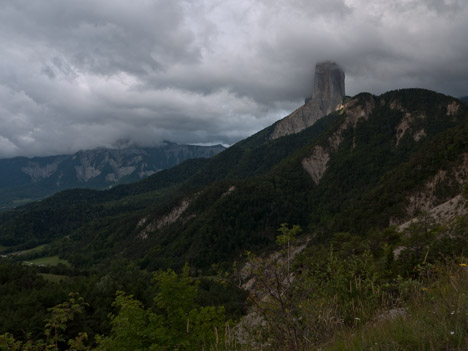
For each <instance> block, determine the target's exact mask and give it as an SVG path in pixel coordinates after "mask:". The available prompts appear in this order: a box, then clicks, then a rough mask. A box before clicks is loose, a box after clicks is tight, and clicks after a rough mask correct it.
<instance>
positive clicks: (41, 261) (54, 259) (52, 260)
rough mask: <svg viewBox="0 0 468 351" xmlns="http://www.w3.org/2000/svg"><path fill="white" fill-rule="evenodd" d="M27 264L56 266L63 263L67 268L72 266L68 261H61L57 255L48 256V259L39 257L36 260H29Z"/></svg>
mask: <svg viewBox="0 0 468 351" xmlns="http://www.w3.org/2000/svg"><path fill="white" fill-rule="evenodd" d="M27 262H29V263H32V264H35V265H45V266H56V265H58V264H59V263H62V264H64V265H66V266H70V263H68V261H66V260H62V259H60V258H59V257H58V256H57V255H55V256H48V257H39V258H35V259H34V260H29V261H27Z"/></svg>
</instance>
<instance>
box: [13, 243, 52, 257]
mask: <svg viewBox="0 0 468 351" xmlns="http://www.w3.org/2000/svg"><path fill="white" fill-rule="evenodd" d="M46 246H47V244H43V245H39V246H36V247H33V248H32V249H28V250H24V251H19V252H13V253H12V254H21V255H29V254H33V253H37V252H41V251H42V250H43V249H45V248H46Z"/></svg>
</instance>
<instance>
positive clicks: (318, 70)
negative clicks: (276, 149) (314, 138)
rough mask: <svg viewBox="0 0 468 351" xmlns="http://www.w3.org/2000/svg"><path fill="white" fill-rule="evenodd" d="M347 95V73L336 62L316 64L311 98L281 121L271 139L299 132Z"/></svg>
mask: <svg viewBox="0 0 468 351" xmlns="http://www.w3.org/2000/svg"><path fill="white" fill-rule="evenodd" d="M344 96H345V74H344V71H343V70H342V69H341V68H340V66H338V65H337V64H336V63H335V62H331V61H325V62H320V63H317V65H316V66H315V77H314V91H313V93H312V97H311V98H306V103H305V104H304V105H303V106H301V107H300V108H298V109H297V110H296V111H294V112H293V113H291V114H290V115H288V116H286V117H285V118H283V119H282V120H281V121H279V122H278V123H277V124H276V126H275V129H274V130H273V133H272V134H271V136H270V137H271V139H276V138H279V137H282V136H285V135H290V134H295V133H299V132H300V131H302V130H304V129H305V128H307V127H310V126H311V125H313V124H314V123H315V122H316V121H317V120H318V119H320V118H322V117H324V116H326V115H328V114H330V113H331V112H333V111H335V110H336V109H337V108H338V107H340V106H341V103H342V101H343V97H344Z"/></svg>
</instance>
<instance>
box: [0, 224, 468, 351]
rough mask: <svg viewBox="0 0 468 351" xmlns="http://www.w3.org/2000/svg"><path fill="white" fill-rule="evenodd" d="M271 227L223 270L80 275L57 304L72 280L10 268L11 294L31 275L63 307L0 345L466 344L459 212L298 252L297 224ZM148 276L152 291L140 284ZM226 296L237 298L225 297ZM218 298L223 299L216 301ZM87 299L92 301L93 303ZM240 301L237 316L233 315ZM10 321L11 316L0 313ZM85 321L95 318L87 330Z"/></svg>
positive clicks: (466, 229)
mask: <svg viewBox="0 0 468 351" xmlns="http://www.w3.org/2000/svg"><path fill="white" fill-rule="evenodd" d="M279 231H280V233H279V234H280V235H278V236H277V244H278V245H279V247H278V249H279V251H278V252H277V253H276V254H273V255H267V256H255V255H253V254H252V253H248V254H247V256H246V263H247V264H246V265H242V267H243V268H242V269H239V270H236V269H234V270H233V271H231V273H230V274H228V275H226V274H223V275H219V276H218V277H216V278H213V277H211V278H210V279H201V278H192V277H190V270H189V268H188V266H186V267H185V268H184V270H183V271H182V272H181V273H180V274H176V273H175V272H173V271H172V270H168V271H159V272H158V273H155V274H150V273H144V272H143V271H138V270H137V271H133V272H128V273H130V276H131V277H132V278H133V281H132V283H133V284H131V283H130V281H129V282H127V284H128V283H130V284H128V285H125V284H124V285H121V286H119V287H117V286H112V280H111V279H110V278H109V276H107V278H106V276H104V277H94V278H93V277H92V276H89V277H81V278H80V279H81V281H82V284H83V285H85V286H86V289H89V291H88V294H86V293H85V294H84V295H85V296H80V295H77V294H76V293H71V295H70V296H69V298H68V300H67V298H66V297H64V295H65V291H66V290H68V289H73V285H74V284H75V286H74V287H75V288H77V287H78V288H79V286H78V285H76V282H77V281H78V280H79V279H78V280H77V278H73V277H70V278H69V279H68V281H63V280H62V281H61V282H60V283H59V284H57V283H53V282H45V281H44V280H42V278H40V276H38V275H37V274H35V273H32V272H31V271H30V270H31V268H30V267H21V266H14V267H16V269H17V270H18V272H17V275H16V278H17V279H16V280H15V283H16V284H18V285H20V286H21V288H22V289H24V285H25V284H27V283H30V284H31V283H32V282H34V280H36V283H33V284H38V283H37V281H40V285H42V287H47V286H48V287H50V289H56V288H57V287H66V288H64V290H63V291H62V294H61V296H62V297H64V298H63V300H62V301H66V302H63V303H60V304H58V305H56V306H55V307H51V308H49V310H48V312H47V311H44V312H43V314H42V315H41V316H40V318H37V319H36V320H35V324H34V325H33V326H32V328H30V329H27V330H28V331H27V332H26V333H25V331H24V329H20V330H18V329H16V331H15V330H14V329H8V328H7V329H5V328H2V331H3V332H7V333H6V334H3V335H2V336H1V337H0V349H4V350H50V349H52V350H65V349H69V350H91V349H93V350H175V349H177V350H210V349H212V350H235V349H237V350H257V349H263V350H313V349H315V348H317V347H320V348H322V349H323V350H331V351H332V350H333V351H335V350H382V351H383V350H447V349H450V350H462V349H466V347H467V346H468V341H467V340H468V279H466V278H467V277H468V259H466V258H465V256H464V253H465V252H466V250H467V249H468V215H465V216H462V217H459V218H458V219H457V220H456V221H454V222H453V223H451V224H450V225H447V226H441V225H440V224H438V223H435V222H434V221H432V220H431V219H430V217H429V216H427V215H422V216H421V217H420V218H419V221H417V222H415V223H413V224H412V225H410V226H409V227H408V228H407V229H406V230H405V231H404V232H398V231H396V230H395V229H394V228H387V229H386V230H384V231H376V232H370V233H368V235H366V236H365V237H359V236H356V235H352V234H349V233H342V232H341V233H335V234H334V235H333V237H332V238H331V240H330V241H328V242H326V243H325V242H323V243H322V244H319V243H315V244H314V245H308V247H307V248H306V249H305V250H302V252H300V253H297V248H298V247H300V246H301V245H305V240H306V237H304V236H301V235H300V232H301V228H300V227H299V226H293V227H289V226H287V225H286V224H284V225H282V226H281V227H280V229H279ZM3 265H4V268H3V270H0V272H3V273H2V274H1V275H0V278H1V280H0V283H1V286H0V288H1V289H2V291H0V292H1V293H2V296H6V297H8V296H9V295H8V294H10V296H11V297H12V298H13V297H16V298H18V297H20V296H22V295H21V292H20V290H21V289H19V291H13V290H12V289H11V288H8V286H9V284H10V285H11V284H12V281H11V277H10V278H8V274H11V273H9V272H10V270H11V267H10V266H8V265H11V264H5V263H4V264H3ZM36 269H37V268H36ZM135 269H136V268H135ZM7 270H8V273H7ZM127 270H128V268H127ZM19 271H21V272H19ZM193 273H194V272H192V274H193ZM125 274H126V273H125V272H122V274H121V276H125ZM130 276H128V278H130ZM18 278H19V279H20V280H21V279H23V280H22V281H18ZM107 279H109V280H107ZM149 280H151V281H153V282H154V284H150V285H148V284H147V282H148V281H149ZM73 281H75V283H72V282H73ZM118 281H119V278H117V279H116V282H118ZM120 281H121V282H123V281H122V277H121V278H120ZM247 281H253V284H250V290H249V291H250V293H249V298H248V300H243V295H242V293H241V292H240V290H239V287H241V286H243V287H246V285H245V283H246V282H247ZM103 284H104V285H105V284H108V285H111V286H108V290H107V293H105V294H104V295H106V298H105V300H102V298H103V297H102V296H98V295H99V294H100V293H102V289H103V287H104V286H103ZM86 289H85V290H86ZM96 289H98V290H100V291H98V290H96ZM78 290H80V289H78ZM81 290H82V291H84V290H83V289H81ZM36 291H37V289H36ZM39 291H40V289H39ZM51 291H52V290H51ZM51 291H49V292H48V294H51ZM111 291H112V293H111ZM234 291H239V293H238V295H237V296H235V297H233V294H232V293H233V292H234ZM5 292H6V294H5ZM54 292H56V291H55V290H54ZM95 294H96V295H95ZM223 294H224V296H225V299H224V301H220V299H221V300H222V299H223V297H222V296H223ZM45 295H47V293H46V294H45ZM229 295H231V296H230V299H229V298H227V296H229ZM234 295H235V294H234ZM23 298H26V296H24V297H23ZM96 298H97V299H101V300H99V302H98V303H97V304H96ZM104 301H105V302H104ZM223 305H224V306H226V308H225V307H224V306H223ZM240 305H242V306H243V309H242V310H239V309H238V310H237V311H236V308H233V306H240ZM98 306H100V308H101V309H102V310H100V312H99V313H97V309H98V308H99V307H98ZM1 307H5V306H1ZM247 307H248V310H249V311H250V313H249V316H250V317H252V316H253V315H254V316H256V317H255V318H247V317H242V318H241V316H242V314H244V313H245V311H246V308H247ZM4 311H8V308H6V309H4ZM239 312H240V313H239ZM14 314H15V311H12V310H10V313H9V315H10V318H11V315H14ZM98 315H100V317H98ZM5 316H6V315H3V316H2V317H0V321H1V322H2V323H5V321H4V319H5V318H6V317H5ZM33 316H34V313H33ZM36 317H39V316H36ZM41 318H42V319H41ZM96 318H98V319H99V318H100V321H99V322H98V323H96V322H97V321H96ZM41 320H42V321H43V322H42V323H41V322H40V321H41ZM93 320H94V323H96V324H94V325H93V324H92V323H93ZM252 321H253V322H252Z"/></svg>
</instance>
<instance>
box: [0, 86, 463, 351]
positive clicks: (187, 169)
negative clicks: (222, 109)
mask: <svg viewBox="0 0 468 351" xmlns="http://www.w3.org/2000/svg"><path fill="white" fill-rule="evenodd" d="M273 129H274V125H273V126H271V127H269V128H267V129H265V130H263V131H260V132H259V133H257V134H255V135H253V136H252V137H250V138H248V139H246V140H244V141H241V142H239V143H237V144H236V145H233V146H232V147H230V148H228V149H227V150H226V151H224V152H222V153H220V154H218V155H217V156H215V157H213V158H211V159H194V160H190V161H186V162H184V163H182V164H180V165H178V166H176V167H173V168H171V169H168V170H164V171H161V172H158V173H157V174H155V175H153V176H150V177H148V178H146V179H145V180H143V181H140V182H138V183H133V184H128V185H119V186H116V187H114V188H112V189H109V190H105V191H97V190H80V189H75V190H69V191H64V192H61V193H58V194H56V195H54V196H52V197H49V198H47V199H45V200H43V201H41V202H36V203H31V204H28V205H25V206H22V207H18V208H16V209H14V210H11V211H8V212H5V213H2V214H0V245H1V246H0V251H1V253H2V256H3V259H2V261H1V262H0V264H1V266H0V268H1V269H0V292H1V294H2V296H3V297H4V298H3V299H2V304H3V305H2V306H1V307H2V310H3V311H7V312H6V313H5V314H4V316H7V317H2V318H0V334H1V333H4V332H5V333H6V332H8V333H9V334H4V335H3V336H1V337H0V347H3V348H5V349H17V350H26V349H28V347H30V348H29V349H33V350H42V349H46V348H47V347H48V348H49V349H67V348H70V349H82V350H86V349H96V348H97V349H99V350H128V349H135V350H136V349H158V348H159V349H175V348H177V349H186V350H192V349H193V350H198V349H202V348H204V349H208V348H210V347H211V348H216V349H220V350H233V349H238V350H244V349H245V350H252V349H256V348H260V347H261V348H264V349H271V350H286V349H288V350H309V349H313V348H317V347H322V348H323V349H325V348H329V349H330V350H345V349H356V350H358V349H362V347H364V349H369V347H370V346H369V345H373V346H372V347H374V346H375V349H376V350H388V349H395V348H396V349H398V347H400V349H402V350H414V349H425V347H426V346H424V345H438V346H434V347H432V346H431V347H432V348H427V349H429V350H438V349H456V350H461V349H463V347H464V346H466V345H465V344H466V343H465V342H464V341H463V340H465V339H466V337H468V328H467V326H468V320H467V319H466V315H467V314H466V311H468V301H465V300H466V299H464V298H463V296H464V295H463V294H464V293H466V294H468V287H467V286H466V284H465V283H464V281H465V280H464V279H463V277H464V275H465V274H466V272H465V267H466V264H467V263H466V259H465V258H464V256H465V252H466V250H467V249H468V246H467V245H468V241H467V238H468V233H467V228H468V225H467V215H466V206H465V202H466V197H467V196H468V193H467V191H468V186H467V185H466V181H467V177H468V106H467V105H466V104H464V103H463V102H462V101H460V100H457V99H454V98H452V97H449V96H445V95H441V94H438V93H435V92H431V91H427V90H421V89H405V90H398V91H391V92H388V93H385V94H382V95H380V96H374V95H371V94H367V93H362V94H359V95H357V96H355V97H353V98H349V99H347V101H346V103H345V104H344V107H343V108H341V109H339V110H337V111H336V112H334V113H332V114H330V115H328V116H326V117H324V118H322V119H320V120H318V121H317V122H316V123H315V124H314V125H313V126H311V127H309V128H307V129H305V130H303V131H302V132H300V133H298V134H293V135H288V136H284V137H280V138H277V139H274V140H273V139H271V135H272V131H273ZM286 223H289V225H288V224H286ZM20 262H25V263H24V264H23V265H21V264H20ZM25 264H26V265H27V266H25ZM154 272H156V273H154ZM151 281H153V283H150V282H151ZM69 292H73V295H71V296H70V297H67V295H68V293H69ZM77 294H79V295H77ZM247 296H248V298H247ZM447 301H448V302H447ZM182 302H183V303H182ZM53 306H56V307H54V308H53V309H51V310H48V308H51V307H53ZM434 310H435V311H436V313H435V314H432V313H430V311H434ZM452 312H453V313H452ZM109 313H110V318H109ZM252 313H253V314H252ZM27 314H30V315H31V318H24V315H27ZM246 314H247V316H245V315H246ZM255 316H256V317H255ZM389 316H390V317H389ZM450 316H455V317H453V318H452V317H450ZM258 318H260V319H258ZM259 320H263V321H264V322H263V323H259V322H258V321H259ZM423 320H424V321H425V320H427V321H429V323H432V324H433V325H434V332H433V335H428V334H427V332H423V330H421V328H422V329H424V327H423V326H422V324H421V323H422V322H421V321H423ZM41 321H42V322H41ZM252 321H254V322H252ZM255 321H257V322H255ZM239 322H242V323H244V324H246V325H247V326H246V327H239V324H238V323H239ZM405 322H408V323H410V324H411V325H413V326H414V328H415V330H414V332H413V331H412V332H411V333H410V334H408V331H405V333H406V334H405V335H411V340H407V339H405V338H403V336H402V335H403V334H402V332H401V331H400V330H401V328H404V323H405ZM249 323H250V324H249ZM252 323H253V324H252ZM236 325H237V327H236ZM132 326H135V327H132ZM369 326H371V328H369ZM383 326H385V327H383ZM382 328H384V330H388V332H387V333H382ZM399 328H400V329H399ZM404 329H405V330H406V328H404ZM246 330H251V331H252V333H248V332H246ZM418 331H419V332H418ZM452 332H453V334H452ZM28 333H30V334H29V336H28ZM83 333H86V335H85V334H83ZM98 335H100V336H98ZM200 335H202V336H201V337H200ZM451 335H454V336H453V337H452V336H451ZM445 336H446V337H445ZM28 340H29V341H28ZM67 340H68V341H67ZM428 340H429V341H428ZM28 342H30V344H28ZM28 345H29V346H28ZM67 345H68V346H67ZM363 345H364V346H363ZM392 345H393V346H392ZM402 345H403V346H402ZM397 346H398V347H397ZM15 347H16V348H15Z"/></svg>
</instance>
